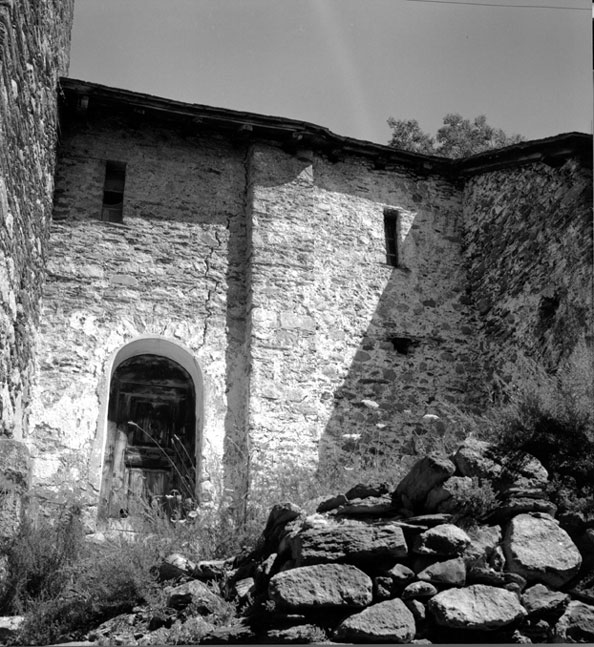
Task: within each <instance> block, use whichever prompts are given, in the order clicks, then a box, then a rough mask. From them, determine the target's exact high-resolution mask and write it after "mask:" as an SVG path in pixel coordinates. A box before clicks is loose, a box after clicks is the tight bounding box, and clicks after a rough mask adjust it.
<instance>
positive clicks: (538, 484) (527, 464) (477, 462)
mask: <svg viewBox="0 0 594 647" xmlns="http://www.w3.org/2000/svg"><path fill="white" fill-rule="evenodd" d="M453 460H454V463H455V464H456V467H457V468H458V471H459V472H460V474H461V475H462V476H477V477H479V478H484V479H489V480H491V481H494V482H495V483H496V484H497V485H498V487H499V489H500V490H504V491H507V490H508V489H510V488H511V489H517V488H522V489H526V488H537V489H543V488H544V487H545V486H546V484H547V481H548V478H549V474H548V472H547V470H546V469H545V468H544V466H543V465H542V463H541V462H540V461H539V460H538V459H537V458H535V457H534V456H531V455H530V454H527V453H526V452H520V451H518V452H515V453H513V454H510V455H507V456H503V455H500V454H499V453H497V452H496V451H495V448H494V446H493V445H492V444H491V443H489V442H486V441H484V440H477V439H476V438H468V439H466V440H465V441H464V443H462V445H461V446H460V447H459V448H458V451H457V452H456V454H455V455H454V458H453Z"/></svg>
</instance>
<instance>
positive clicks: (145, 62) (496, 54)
mask: <svg viewBox="0 0 594 647" xmlns="http://www.w3.org/2000/svg"><path fill="white" fill-rule="evenodd" d="M486 4H487V0H464V2H463V1H462V0H458V2H454V1H453V0H449V1H448V2H445V1H442V0H75V21H74V31H73V35H72V38H73V40H72V54H71V64H70V76H71V77H73V78H78V79H83V80H86V81H93V82H96V83H102V84H105V85H109V86H113V87H117V88H124V89H128V90H135V91H138V92H146V93H149V94H154V95H157V96H162V97H168V98H171V99H177V100H180V101H187V102H190V103H200V104H205V105H210V106H217V107H222V108H231V109H236V110H246V111H250V112H257V113H260V114H268V115H276V116H281V117H289V118H293V119H299V120H302V121H309V122H313V123H315V124H319V125H321V126H326V127H328V128H330V129H331V130H333V131H334V132H336V133H338V134H341V135H348V136H351V137H356V138H359V139H367V140H370V141H375V142H378V143H382V144H385V143H387V141H388V140H389V138H390V129H389V127H388V125H387V124H386V119H387V118H388V117H389V116H393V117H395V118H402V119H405V118H406V119H408V118H414V119H417V120H418V121H419V123H420V124H421V127H422V128H424V129H425V130H427V131H429V132H432V133H434V132H435V130H437V128H438V127H439V126H440V125H441V120H442V117H443V116H444V115H445V114H446V113H448V112H460V113H461V114H462V115H464V116H465V117H475V116H476V115H479V114H486V115H487V118H488V121H489V123H490V124H491V125H492V126H496V127H499V128H503V129H504V130H505V131H507V132H508V133H510V134H511V133H520V134H522V135H524V136H525V137H526V138H528V139H536V138H540V137H548V136H550V135H556V134H558V133H561V132H569V131H573V130H577V131H582V132H592V106H593V100H592V44H591V39H592V22H591V21H592V14H591V11H592V10H591V3H590V1H589V0H488V4H490V5H492V4H507V5H511V6H507V7H498V6H485V5H486ZM481 5H482V6H481ZM520 5H523V6H520ZM525 5H528V7H525ZM543 5H546V6H557V7H561V9H542V8H537V7H538V6H543Z"/></svg>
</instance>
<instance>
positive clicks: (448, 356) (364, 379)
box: [320, 234, 488, 471]
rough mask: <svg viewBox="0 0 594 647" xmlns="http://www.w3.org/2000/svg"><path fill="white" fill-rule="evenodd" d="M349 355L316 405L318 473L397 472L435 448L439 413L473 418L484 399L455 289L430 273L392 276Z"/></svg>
mask: <svg viewBox="0 0 594 647" xmlns="http://www.w3.org/2000/svg"><path fill="white" fill-rule="evenodd" d="M410 236H411V238H412V234H411V235H410ZM408 245H411V246H412V245H414V241H413V240H410V239H404V240H403V243H402V248H401V254H402V256H406V247H407V246H408ZM460 276H461V275H458V278H460ZM351 353H352V361H351V363H350V366H349V367H348V370H347V371H346V376H345V377H344V379H343V380H342V383H341V385H340V386H339V387H338V388H336V389H335V390H334V392H333V393H328V392H326V394H325V396H324V397H325V398H326V399H330V398H331V399H332V406H331V414H330V417H329V419H328V422H327V424H326V426H325V429H324V432H323V435H322V438H321V439H320V468H321V470H323V471H327V470H328V469H339V470H342V469H347V470H349V469H353V468H357V467H367V468H373V467H374V466H376V467H377V466H379V465H380V464H381V463H382V462H385V461H386V459H389V460H390V461H391V462H393V463H394V469H396V470H397V469H398V467H399V466H400V463H401V462H404V463H406V461H407V457H410V456H417V455H421V454H424V453H426V452H430V451H433V450H436V449H440V448H441V447H443V443H444V442H445V440H446V439H445V438H444V434H446V428H445V426H444V424H443V421H442V420H440V418H441V417H442V416H443V415H444V414H446V413H447V411H448V409H449V410H451V408H452V407H460V408H463V409H471V410H474V411H477V412H480V411H481V410H482V408H483V407H484V406H485V404H486V402H487V400H488V393H487V385H486V383H485V380H484V379H483V376H484V368H483V366H482V362H481V345H480V342H479V339H478V335H477V326H476V321H475V319H474V316H473V313H472V311H471V309H470V308H469V305H468V297H467V295H466V292H465V290H464V285H463V284H462V283H459V284H458V283H456V282H449V281H448V277H447V276H446V275H445V274H444V273H440V272H439V271H438V270H437V268H436V271H435V272H428V273H427V274H425V275H424V276H423V277H419V276H418V275H417V276H415V271H414V270H410V269H408V268H407V267H405V266H404V265H400V266H399V267H395V268H394V269H392V270H391V272H390V276H389V279H388V281H387V283H386V285H385V288H384V290H383V292H382V294H381V296H380V298H379V301H378V302H377V306H376V308H375V311H374V312H373V314H372V316H371V320H370V321H369V325H368V327H367V329H366V330H365V333H364V334H363V336H362V338H361V340H360V343H359V345H358V346H357V348H356V349H354V353H353V351H351ZM404 466H406V465H404Z"/></svg>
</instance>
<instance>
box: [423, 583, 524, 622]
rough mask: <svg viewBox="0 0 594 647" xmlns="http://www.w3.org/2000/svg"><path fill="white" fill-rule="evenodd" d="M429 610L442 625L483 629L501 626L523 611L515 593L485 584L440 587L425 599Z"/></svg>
mask: <svg viewBox="0 0 594 647" xmlns="http://www.w3.org/2000/svg"><path fill="white" fill-rule="evenodd" d="M429 611H430V612H431V613H432V615H433V617H434V618H435V620H436V622H437V623H438V624H440V625H442V626H444V627H450V628H453V629H478V630H483V631H489V630H492V629H498V628H499V627H505V626H506V625H508V624H510V623H512V622H514V621H515V620H518V619H519V618H521V617H523V616H525V615H526V610H525V609H524V607H523V606H522V605H521V604H520V602H519V600H518V596H517V595H516V594H515V593H512V592H511V591H507V590H506V589H500V588H496V587H494V586H487V585H485V584H473V585H472V586H468V587H466V588H462V589H448V590H446V591H442V592H441V593H438V594H437V595H435V596H434V597H433V598H431V600H429Z"/></svg>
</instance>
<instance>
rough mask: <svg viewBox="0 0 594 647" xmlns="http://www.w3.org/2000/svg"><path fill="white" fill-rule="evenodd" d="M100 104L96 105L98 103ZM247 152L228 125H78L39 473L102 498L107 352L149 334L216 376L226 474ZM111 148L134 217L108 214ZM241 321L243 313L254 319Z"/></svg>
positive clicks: (44, 372) (44, 392)
mask: <svg viewBox="0 0 594 647" xmlns="http://www.w3.org/2000/svg"><path fill="white" fill-rule="evenodd" d="M90 110H92V106H91V107H90ZM244 158H245V151H242V150H238V149H237V148H235V147H233V146H232V145H231V144H230V143H229V142H228V141H227V140H225V139H222V138H220V137H217V136H210V135H209V136H204V137H202V136H200V135H197V134H191V133H187V132H180V131H177V130H175V129H160V128H158V127H157V128H155V127H153V126H152V125H148V124H143V123H142V120H141V118H137V119H135V121H134V123H133V124H131V123H130V122H129V121H120V120H118V119H117V118H112V119H103V118H102V117H101V116H99V115H94V116H93V118H89V119H88V121H87V117H82V118H81V119H80V120H78V121H75V122H73V123H72V128H70V129H69V128H68V127H66V128H65V130H64V132H63V136H62V143H61V147H60V158H59V165H58V169H57V175H56V192H55V206H54V213H53V224H52V228H51V235H50V240H49V246H48V257H49V260H48V278H47V283H46V286H45V290H44V298H43V302H42V318H41V330H40V334H39V339H38V362H39V370H38V373H37V379H36V384H35V403H34V408H33V411H32V426H31V431H30V433H29V434H28V436H27V438H26V441H27V443H28V444H29V445H30V448H31V452H32V454H33V457H34V467H33V485H34V486H35V488H36V492H37V494H38V495H39V496H40V497H42V498H43V497H48V498H51V496H52V492H55V491H57V490H58V489H59V488H60V485H61V484H63V483H77V484H79V487H80V490H81V491H80V492H79V494H80V495H81V496H83V498H84V497H86V498H87V500H88V502H89V503H90V504H92V503H93V501H94V500H95V499H96V496H97V492H98V487H99V486H100V483H99V482H98V479H99V478H100V472H99V474H98V472H97V469H98V466H97V465H96V464H95V463H93V461H92V460H91V457H92V455H93V448H94V446H95V444H96V443H97V441H98V440H99V441H100V439H97V430H98V417H99V410H100V400H101V397H102V396H103V394H104V393H105V390H106V389H108V388H109V385H107V384H106V371H107V366H108V363H109V358H110V357H111V356H112V355H113V353H114V352H115V351H117V350H118V349H120V348H121V347H122V346H124V345H125V344H126V343H128V342H130V341H131V340H133V339H135V338H137V337H139V336H147V335H148V336H151V335H154V336H160V337H165V338H168V339H171V340H172V341H176V342H178V343H180V344H182V345H184V346H185V347H186V348H187V349H188V350H189V351H190V352H191V353H192V354H193V356H194V357H195V359H196V360H197V361H198V363H199V365H200V367H201V370H202V373H203V379H204V401H205V404H204V423H203V433H204V438H203V450H204V453H205V454H206V460H205V462H204V465H205V472H204V475H203V476H204V478H208V477H212V478H213V479H214V478H218V470H219V468H220V467H221V461H222V460H223V452H224V450H225V448H224V437H225V425H226V422H225V418H226V416H227V415H228V412H229V410H230V409H231V410H232V409H233V408H234V407H239V408H241V406H240V405H239V404H236V403H235V401H234V400H233V397H234V395H233V394H231V395H229V393H228V391H229V389H230V384H229V382H230V381H231V382H232V381H233V380H232V379H231V378H230V377H229V374H228V373H229V362H230V361H231V359H232V357H231V356H230V355H229V352H230V348H231V349H232V350H233V351H235V352H237V347H236V344H237V343H238V344H239V345H241V343H242V342H241V341H239V342H236V341H235V335H236V332H237V331H236V327H237V326H236V325H235V324H234V322H237V321H241V322H243V321H244V320H245V316H244V312H243V305H241V304H239V305H238V303H237V300H236V298H235V297H236V295H237V292H238V291H239V292H241V291H242V290H243V288H242V287H241V286H242V282H243V276H244V274H245V272H244V268H243V263H244V257H245V240H242V237H243V239H244V238H245V234H244V233H242V232H245V224H244V195H245V173H244ZM106 160H115V161H122V162H126V181H125V190H124V216H123V223H122V224H116V223H108V222H102V221H100V220H99V219H98V217H99V214H100V212H101V204H102V193H103V182H104V177H105V162H106ZM242 325H243V323H242Z"/></svg>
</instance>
